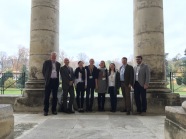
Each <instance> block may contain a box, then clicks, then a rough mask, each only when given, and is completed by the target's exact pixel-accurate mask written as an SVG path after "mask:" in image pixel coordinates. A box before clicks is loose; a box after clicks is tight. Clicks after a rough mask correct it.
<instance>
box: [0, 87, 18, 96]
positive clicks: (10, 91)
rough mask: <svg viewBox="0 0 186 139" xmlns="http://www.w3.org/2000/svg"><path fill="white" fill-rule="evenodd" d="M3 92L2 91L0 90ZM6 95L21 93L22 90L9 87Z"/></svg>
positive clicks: (5, 92)
mask: <svg viewBox="0 0 186 139" xmlns="http://www.w3.org/2000/svg"><path fill="white" fill-rule="evenodd" d="M0 94H1V92H0ZM4 95H21V90H20V89H17V88H7V89H6V90H5V91H4Z"/></svg>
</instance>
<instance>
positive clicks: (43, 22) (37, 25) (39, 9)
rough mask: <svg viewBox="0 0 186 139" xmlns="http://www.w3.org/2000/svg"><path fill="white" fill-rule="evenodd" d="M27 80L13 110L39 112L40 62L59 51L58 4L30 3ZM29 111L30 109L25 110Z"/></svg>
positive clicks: (37, 0)
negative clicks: (21, 96)
mask: <svg viewBox="0 0 186 139" xmlns="http://www.w3.org/2000/svg"><path fill="white" fill-rule="evenodd" d="M31 8H32V10H31V29H30V58H29V80H28V82H27V83H26V88H25V91H24V95H23V98H20V99H18V100H17V101H16V109H17V111H19V109H20V110H21V111H23V109H24V108H26V111H32V110H33V111H37V110H38V111H39V110H40V106H42V105H43V93H44V80H43V75H42V66H43V62H44V61H45V60H47V59H49V58H50V53H51V52H53V51H55V52H58V51H59V0H32V7H31ZM27 107H29V109H30V110H29V109H28V108H27Z"/></svg>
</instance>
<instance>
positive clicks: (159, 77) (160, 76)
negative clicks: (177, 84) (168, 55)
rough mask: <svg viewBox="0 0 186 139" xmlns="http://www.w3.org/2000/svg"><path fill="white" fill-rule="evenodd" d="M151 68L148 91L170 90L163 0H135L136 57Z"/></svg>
mask: <svg viewBox="0 0 186 139" xmlns="http://www.w3.org/2000/svg"><path fill="white" fill-rule="evenodd" d="M137 55H141V56H142V57H143V61H144V62H145V63H147V64H148V65H149V67H150V70H151V83H150V88H149V89H148V91H153V92H154V91H158V92H170V89H167V87H166V85H167V82H166V78H165V63H164V62H165V61H164V59H165V52H164V23H163V0H134V58H135V57H136V56H137Z"/></svg>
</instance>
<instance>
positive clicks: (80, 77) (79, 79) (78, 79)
mask: <svg viewBox="0 0 186 139" xmlns="http://www.w3.org/2000/svg"><path fill="white" fill-rule="evenodd" d="M74 74H75V87H76V102H77V106H78V111H79V112H84V109H83V105H84V95H85V83H86V78H85V68H84V67H83V61H79V62H78V67H77V68H76V69H75V72H74Z"/></svg>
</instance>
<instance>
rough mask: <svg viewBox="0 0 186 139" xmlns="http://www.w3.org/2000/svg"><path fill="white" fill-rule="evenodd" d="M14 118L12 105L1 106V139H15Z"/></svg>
mask: <svg viewBox="0 0 186 139" xmlns="http://www.w3.org/2000/svg"><path fill="white" fill-rule="evenodd" d="M13 134H14V116H13V109H12V107H11V105H8V104H0V139H13V138H14V135H13Z"/></svg>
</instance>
